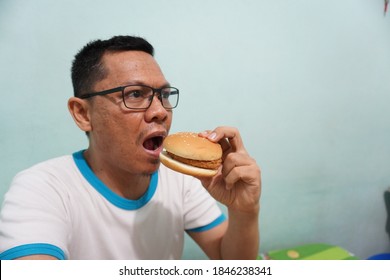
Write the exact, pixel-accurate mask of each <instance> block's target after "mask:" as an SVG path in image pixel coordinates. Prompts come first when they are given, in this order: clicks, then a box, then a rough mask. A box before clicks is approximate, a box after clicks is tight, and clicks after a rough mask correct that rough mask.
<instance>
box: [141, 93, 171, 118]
mask: <svg viewBox="0 0 390 280" xmlns="http://www.w3.org/2000/svg"><path fill="white" fill-rule="evenodd" d="M169 114H170V111H168V110H167V109H165V108H164V107H163V105H162V101H161V97H160V95H159V94H155V95H154V96H153V99H152V103H151V104H150V106H149V108H148V109H147V110H146V112H145V118H146V120H147V121H149V122H150V121H159V122H162V121H165V120H166V119H167V118H168V115H169Z"/></svg>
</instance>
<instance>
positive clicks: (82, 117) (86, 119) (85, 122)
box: [68, 97, 92, 132]
mask: <svg viewBox="0 0 390 280" xmlns="http://www.w3.org/2000/svg"><path fill="white" fill-rule="evenodd" d="M89 105H90V104H89V103H88V102H87V100H84V99H80V98H77V97H71V98H69V100H68V109H69V112H70V114H71V115H72V117H73V120H74V121H75V123H76V124H77V126H78V127H79V128H80V129H81V130H83V131H85V132H88V131H91V130H92V123H91V118H90V111H89V110H90V106H89Z"/></svg>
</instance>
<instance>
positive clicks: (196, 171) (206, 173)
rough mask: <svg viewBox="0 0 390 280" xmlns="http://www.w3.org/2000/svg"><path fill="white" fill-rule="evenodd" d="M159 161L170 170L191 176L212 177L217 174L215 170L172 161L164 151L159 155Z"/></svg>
mask: <svg viewBox="0 0 390 280" xmlns="http://www.w3.org/2000/svg"><path fill="white" fill-rule="evenodd" d="M160 161H161V163H162V164H164V165H165V166H166V167H168V168H170V169H172V170H175V171H177V172H180V173H183V174H187V175H191V176H198V177H212V176H214V175H215V174H217V172H218V170H215V169H206V168H200V167H196V166H192V165H188V164H185V163H182V162H180V161H177V160H174V159H173V158H171V157H170V156H169V155H168V154H167V152H165V151H163V152H162V153H161V154H160Z"/></svg>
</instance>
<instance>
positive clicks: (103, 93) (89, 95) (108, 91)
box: [80, 87, 123, 99]
mask: <svg viewBox="0 0 390 280" xmlns="http://www.w3.org/2000/svg"><path fill="white" fill-rule="evenodd" d="M122 90H123V87H117V88H112V89H108V90H103V91H99V92H92V93H86V94H83V95H82V96H80V98H81V99H86V98H90V97H94V96H97V95H106V94H109V93H113V92H117V91H122Z"/></svg>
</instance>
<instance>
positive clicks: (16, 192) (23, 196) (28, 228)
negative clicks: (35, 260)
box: [0, 170, 70, 259]
mask: <svg viewBox="0 0 390 280" xmlns="http://www.w3.org/2000/svg"><path fill="white" fill-rule="evenodd" d="M68 216H69V215H68V211H67V208H66V194H65V193H64V191H63V190H61V182H58V181H57V179H56V177H55V176H50V174H44V173H43V172H40V171H39V170H27V171H23V172H21V173H19V174H18V175H17V176H16V177H15V178H14V180H13V181H12V183H11V186H10V189H9V191H8V192H7V193H6V195H5V198H4V202H3V205H2V211H1V216H0V258H1V259H13V258H18V257H22V256H26V255H32V254H48V255H52V256H54V257H56V258H59V259H62V258H65V256H66V254H67V251H66V244H67V240H69V234H70V233H69V232H70V230H69V227H70V222H69V219H68Z"/></svg>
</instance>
